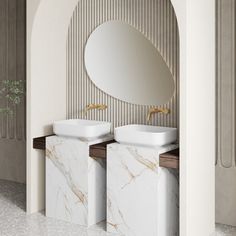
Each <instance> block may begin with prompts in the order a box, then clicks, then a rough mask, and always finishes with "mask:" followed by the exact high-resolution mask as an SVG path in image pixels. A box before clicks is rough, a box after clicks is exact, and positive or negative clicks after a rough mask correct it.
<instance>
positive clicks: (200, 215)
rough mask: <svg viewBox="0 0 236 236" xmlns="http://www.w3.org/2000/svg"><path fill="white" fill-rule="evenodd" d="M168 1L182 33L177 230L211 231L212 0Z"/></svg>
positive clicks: (186, 233) (184, 235)
mask: <svg viewBox="0 0 236 236" xmlns="http://www.w3.org/2000/svg"><path fill="white" fill-rule="evenodd" d="M172 4H173V6H174V9H175V12H176V15H177V20H178V24H179V32H180V158H181V161H180V235H181V236H190V235H191V236H199V235H204V236H209V235H215V232H214V231H215V166H214V160H215V122H214V121H215V1H214V0H208V1H205V0H198V1H196V0H172Z"/></svg>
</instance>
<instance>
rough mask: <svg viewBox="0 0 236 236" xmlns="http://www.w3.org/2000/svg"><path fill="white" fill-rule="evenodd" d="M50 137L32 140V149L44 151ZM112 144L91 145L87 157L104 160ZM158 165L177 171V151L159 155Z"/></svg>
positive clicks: (108, 142) (109, 142)
mask: <svg viewBox="0 0 236 236" xmlns="http://www.w3.org/2000/svg"><path fill="white" fill-rule="evenodd" d="M52 135H53V134H52ZM52 135H47V136H42V137H38V138H34V139H33V148H34V149H40V150H45V149H46V137H49V136H52ZM114 142H115V140H110V141H107V142H103V143H98V144H94V145H91V146H90V147H89V156H90V157H92V158H101V159H106V158H107V145H108V144H111V143H114ZM159 164H160V167H165V168H172V169H179V149H175V150H172V151H170V152H166V153H162V154H160V159H159Z"/></svg>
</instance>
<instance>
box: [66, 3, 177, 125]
mask: <svg viewBox="0 0 236 236" xmlns="http://www.w3.org/2000/svg"><path fill="white" fill-rule="evenodd" d="M109 20H121V21H124V22H126V23H128V24H130V25H132V26H133V27H135V28H136V29H138V30H139V31H140V32H141V33H143V34H144V35H145V36H146V37H147V38H148V39H149V40H150V41H151V42H152V43H153V45H154V46H155V47H156V48H157V49H158V50H159V52H160V53H161V55H162V56H163V58H164V60H165V61H166V63H167V65H168V66H169V68H170V70H171V72H172V74H173V77H174V80H175V83H176V90H175V94H174V96H173V98H172V99H171V101H170V102H168V103H167V104H164V105H163V106H162V107H165V108H169V109H170V110H171V113H170V114H169V115H163V114H158V115H155V116H153V117H152V124H153V125H162V126H171V127H178V112H179V105H178V104H179V89H178V88H179V36H178V27H177V21H176V16H175V13H174V9H173V7H172V5H171V3H170V1H169V0H149V1H146V0H80V1H79V2H78V5H77V7H76V9H75V11H74V14H73V16H72V18H71V23H70V26H69V30H68V40H67V118H85V117H84V115H83V110H84V108H85V106H86V105H88V104H90V103H99V104H107V105H108V109H107V110H105V111H90V112H88V114H87V117H86V118H87V119H96V120H104V121H111V122H112V124H113V127H116V126H121V125H125V124H131V123H137V124H146V115H147V113H148V110H149V108H150V106H141V105H134V104H129V103H126V102H123V101H120V100H117V99H114V98H112V97H111V96H109V95H107V94H106V93H104V92H103V91H101V90H100V89H98V88H97V87H96V85H94V84H93V83H92V81H91V80H90V79H89V77H88V75H87V73H86V69H85V65H84V58H83V55H84V47H85V45H86V41H87V39H88V37H89V35H90V34H91V33H92V32H93V31H94V30H95V28H96V27H98V26H99V25H101V24H102V23H104V22H106V21H109ZM141 96H145V94H142V95H141ZM147 96H148V95H147Z"/></svg>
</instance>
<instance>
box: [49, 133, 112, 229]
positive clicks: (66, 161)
mask: <svg viewBox="0 0 236 236" xmlns="http://www.w3.org/2000/svg"><path fill="white" fill-rule="evenodd" d="M110 139H111V137H110V136H107V137H105V138H101V139H97V140H95V141H81V140H79V139H74V138H66V137H58V136H52V137H49V138H47V141H46V216H48V217H52V218H56V219H60V220H64V221H68V222H71V223H76V224H79V225H83V226H88V227H89V226H91V225H94V224H96V223H98V222H101V221H103V220H105V218H106V169H105V162H104V161H102V160H95V159H92V158H90V157H89V146H90V145H92V144H95V143H100V142H104V141H107V140H110Z"/></svg>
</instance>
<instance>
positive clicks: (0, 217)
mask: <svg viewBox="0 0 236 236" xmlns="http://www.w3.org/2000/svg"><path fill="white" fill-rule="evenodd" d="M25 188H26V187H25V185H24V184H18V183H14V182H10V181H5V180H0V236H115V235H114V234H108V233H106V232H105V222H102V223H100V224H98V225H95V226H93V227H91V228H90V229H88V230H87V229H86V228H84V227H82V226H78V225H75V224H69V223H66V222H63V221H58V220H55V219H51V218H47V217H45V216H44V213H43V212H42V213H36V214H32V215H27V214H26V213H25V205H26V200H25V199H26V197H25V196H26V191H25ZM116 236H119V235H116ZM120 236H121V235H120ZM216 236H236V227H231V226H227V225H220V224H216Z"/></svg>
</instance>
